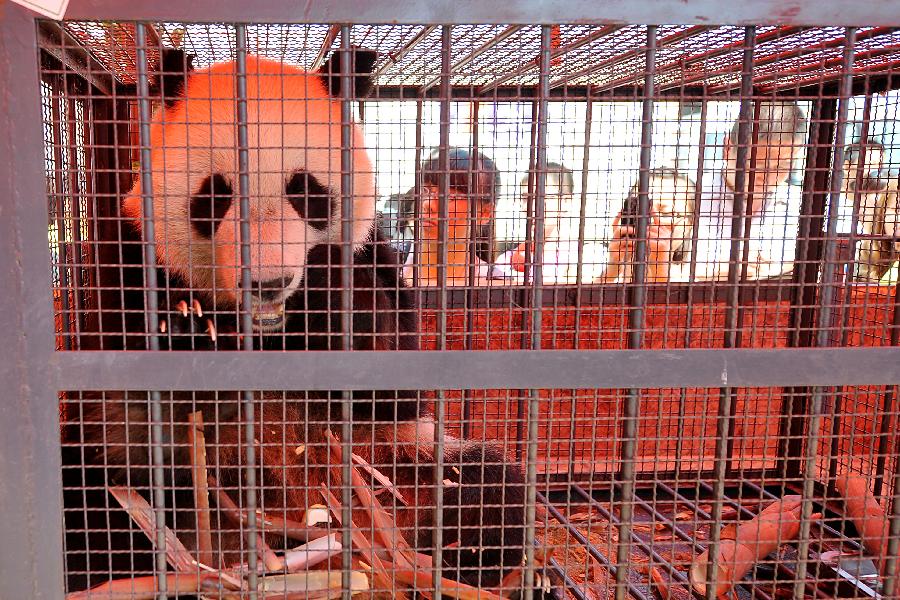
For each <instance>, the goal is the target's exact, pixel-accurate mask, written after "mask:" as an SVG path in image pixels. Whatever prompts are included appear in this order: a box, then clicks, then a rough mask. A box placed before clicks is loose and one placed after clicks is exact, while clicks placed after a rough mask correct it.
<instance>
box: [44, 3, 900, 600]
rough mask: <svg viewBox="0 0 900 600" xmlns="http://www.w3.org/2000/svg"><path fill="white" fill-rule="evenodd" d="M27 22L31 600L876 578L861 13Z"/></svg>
mask: <svg viewBox="0 0 900 600" xmlns="http://www.w3.org/2000/svg"><path fill="white" fill-rule="evenodd" d="M38 38H39V40H40V46H41V47H40V75H41V99H40V100H41V108H42V115H43V121H44V146H45V169H44V170H45V174H46V178H47V199H48V209H49V210H48V221H47V227H48V230H47V232H48V243H49V245H50V249H51V253H50V254H51V261H52V264H51V265H50V267H51V270H50V273H51V284H52V290H53V308H54V316H55V330H54V331H55V335H56V340H57V348H56V349H57V350H58V351H59V352H58V353H57V355H58V356H60V355H62V356H65V357H66V358H64V359H62V360H70V361H76V362H77V361H82V360H83V361H84V362H83V363H78V364H83V368H82V369H81V370H80V371H78V372H76V370H75V369H73V370H72V371H71V373H72V381H66V382H65V385H63V386H61V389H60V390H59V392H60V420H61V424H62V426H61V436H62V437H61V446H62V459H63V461H62V462H63V473H62V481H63V492H64V493H63V503H64V514H63V521H64V528H65V537H64V543H65V571H66V586H67V587H66V591H67V592H68V594H69V596H68V597H69V598H70V600H72V599H80V598H93V597H96V598H110V597H117V598H118V597H122V598H130V597H134V598H149V597H155V596H156V595H159V596H168V597H204V598H243V597H250V598H256V597H258V598H263V597H266V598H301V597H303V598H306V597H309V598H326V597H337V596H341V595H344V596H350V595H354V596H355V595H364V596H379V597H406V598H413V597H420V596H421V597H433V598H436V597H439V596H441V595H444V596H449V597H457V598H475V597H483V598H497V597H504V598H518V597H522V598H533V597H536V596H537V597H554V598H607V597H616V598H624V597H637V598H651V597H657V596H658V597H662V598H682V597H684V598H687V597H692V596H693V597H697V596H704V597H715V596H719V595H724V594H728V593H733V594H735V595H736V596H738V597H741V598H745V597H746V598H750V597H757V598H781V597H807V596H811V597H872V598H875V597H885V598H888V597H896V596H897V594H898V592H897V589H898V587H897V583H898V581H897V566H898V565H897V562H898V561H897V555H898V545H900V499H898V489H900V465H898V456H900V450H898V446H897V436H896V430H897V420H898V416H900V413H898V409H897V406H896V402H895V395H896V391H897V390H896V384H897V383H898V382H897V381H895V380H893V379H891V378H890V376H888V378H887V379H885V376H884V373H888V374H891V373H896V366H895V365H896V362H897V354H896V352H892V351H888V352H885V353H884V354H877V355H876V354H874V353H866V354H860V353H857V352H856V351H857V350H858V349H860V348H862V347H873V346H886V347H890V346H896V345H897V342H898V336H900V310H898V285H900V284H898V278H897V270H898V258H900V241H898V240H900V204H898V164H900V158H897V157H898V155H897V154H896V152H897V151H896V149H895V148H896V146H897V143H896V141H895V138H894V136H895V131H896V129H895V123H897V106H898V102H900V96H898V92H897V91H896V90H895V89H894V88H895V87H898V86H897V83H896V81H895V78H894V74H893V68H894V65H895V63H896V62H897V60H898V39H897V33H896V32H895V31H894V29H893V28H888V27H859V28H842V27H817V28H806V27H793V26H780V27H773V26H759V27H752V26H751V27H707V26H652V25H651V26H636V25H630V26H613V25H604V26H582V25H579V26H557V25H486V24H471V25H454V26H450V25H445V26H422V25H371V26H368V25H366V26H362V25H356V26H352V27H350V26H346V25H335V24H268V25H262V24H232V23H221V24H202V25H201V24H196V23H152V24H151V23H128V22H108V21H105V22H99V21H98V22H81V21H79V22H64V23H50V22H39V23H38ZM801 348H819V349H825V348H833V349H834V353H833V354H828V355H827V356H826V355H825V354H821V355H815V356H816V357H825V358H828V360H831V361H832V362H830V363H828V365H833V367H832V368H830V369H829V368H828V367H826V366H825V363H823V362H822V360H824V358H823V359H821V360H820V359H819V358H803V355H802V354H801V353H800V350H799V349H801ZM688 349H690V350H691V351H692V352H680V351H683V350H688ZM108 351H117V352H108ZM98 354H99V355H100V356H102V357H104V360H106V359H107V358H108V361H109V362H108V363H105V364H104V365H98V364H97V363H96V362H92V358H91V357H92V356H96V355H98ZM223 354H224V355H225V356H227V357H228V358H227V359H226V361H225V362H222V361H220V360H218V359H219V358H221V356H222V355H223ZM69 357H72V358H71V359H70V358H69ZM673 357H674V358H673ZM829 357H830V358H829ZM597 361H606V362H603V363H602V365H603V366H602V368H601V367H599V366H598V365H600V364H601V363H600V362H597ZM817 361H818V362H817ZM878 361H883V362H878ZM70 364H75V362H71V363H70ZM109 365H112V366H113V367H114V368H109ZM804 369H811V371H810V372H813V373H815V374H816V375H815V377H805V376H804V375H803V372H804ZM859 373H863V374H864V375H860V374H859ZM820 375H821V377H820ZM140 390H145V391H140ZM479 594H480V595H479Z"/></svg>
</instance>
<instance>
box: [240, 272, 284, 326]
mask: <svg viewBox="0 0 900 600" xmlns="http://www.w3.org/2000/svg"><path fill="white" fill-rule="evenodd" d="M293 279H294V278H293V277H292V276H288V277H278V278H275V279H269V280H266V281H253V282H251V291H250V315H251V317H252V320H253V329H254V330H255V331H275V330H278V329H281V328H282V326H283V325H284V302H285V300H286V299H287V297H288V296H289V295H290V286H291V283H292V282H293Z"/></svg>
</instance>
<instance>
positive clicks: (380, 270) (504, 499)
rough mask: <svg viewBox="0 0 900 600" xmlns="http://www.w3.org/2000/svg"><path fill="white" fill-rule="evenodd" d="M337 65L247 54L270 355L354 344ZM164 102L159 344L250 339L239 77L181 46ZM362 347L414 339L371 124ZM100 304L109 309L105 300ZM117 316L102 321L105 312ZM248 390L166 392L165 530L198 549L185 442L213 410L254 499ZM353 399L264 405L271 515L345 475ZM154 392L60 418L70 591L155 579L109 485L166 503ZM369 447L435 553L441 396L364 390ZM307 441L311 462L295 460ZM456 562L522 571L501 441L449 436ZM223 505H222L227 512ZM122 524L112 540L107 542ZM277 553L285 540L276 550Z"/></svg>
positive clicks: (296, 397) (359, 227)
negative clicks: (383, 212)
mask: <svg viewBox="0 0 900 600" xmlns="http://www.w3.org/2000/svg"><path fill="white" fill-rule="evenodd" d="M350 56H352V57H353V64H352V71H353V72H354V73H356V74H357V75H356V77H355V78H354V86H355V94H356V95H357V96H359V97H361V96H363V95H364V94H365V93H366V91H367V88H368V87H369V85H370V79H369V74H370V73H371V71H372V69H373V66H374V64H375V59H376V57H375V55H374V53H372V52H370V51H366V50H362V49H354V50H353V51H352V52H351V53H350ZM341 60H342V53H340V52H337V53H335V54H334V55H333V56H332V57H331V59H329V60H328V61H327V62H326V64H325V65H324V67H323V68H322V69H321V70H320V71H316V72H309V71H305V70H302V69H300V68H297V67H294V66H290V65H287V64H284V63H282V62H276V61H271V60H267V59H264V58H261V57H256V56H249V57H247V60H246V74H247V77H246V85H247V118H248V128H247V131H248V134H249V140H248V142H249V143H248V146H249V197H250V223H249V225H250V240H249V243H250V250H251V252H250V254H251V256H250V265H251V266H250V269H251V279H252V289H251V297H252V301H251V304H250V307H249V310H250V313H251V315H252V324H253V332H252V335H253V338H254V344H255V348H256V349H261V350H275V351H300V350H308V349H309V350H338V349H341V347H342V346H341V344H342V338H341V335H340V332H341V324H340V312H339V311H340V308H341V306H342V301H343V294H345V293H348V292H347V290H343V289H341V287H340V282H341V267H340V264H341V260H340V258H341V246H340V240H341V225H340V215H341V197H342V196H341V177H340V173H341V145H340V140H341V102H340V77H339V73H340V62H341ZM161 71H162V75H161V76H160V77H158V78H157V80H156V82H155V85H154V90H156V92H158V93H159V98H160V99H161V102H160V104H159V107H158V108H157V109H156V112H155V115H154V117H153V121H152V123H151V127H150V146H151V157H152V158H151V165H150V170H151V173H152V181H153V197H154V214H153V221H154V224H155V240H154V241H155V243H156V262H157V265H156V270H157V278H158V285H159V292H158V294H157V300H158V306H159V314H158V319H159V324H160V325H159V331H158V332H156V333H158V334H159V339H160V340H161V345H162V348H163V349H172V350H215V349H220V350H221V349H237V348H239V347H240V339H241V338H240V335H239V333H240V328H239V327H238V319H239V312H240V311H239V310H238V309H239V308H240V309H242V310H245V309H246V308H247V307H241V306H240V304H241V292H242V291H243V290H242V289H241V287H240V255H239V242H240V229H239V220H238V214H239V201H238V197H237V192H238V152H237V127H236V124H235V122H236V119H235V115H236V112H235V106H236V103H235V89H236V65H235V63H234V62H228V63H221V64H215V65H213V66H210V67H208V68H206V69H203V70H195V69H193V68H192V66H191V58H190V57H189V56H188V55H186V54H184V53H183V52H181V51H179V50H171V49H170V50H165V51H164V52H163V55H162V60H161ZM352 134H353V164H354V170H353V173H351V174H350V175H351V177H352V181H353V190H352V194H353V196H352V200H353V215H354V221H353V227H352V236H353V240H352V241H353V269H352V280H353V287H352V289H353V292H352V297H351V299H350V301H351V303H352V307H353V319H352V325H353V338H352V341H353V347H354V349H356V350H387V349H403V350H414V349H416V348H417V347H418V338H417V332H416V327H417V317H416V312H415V310H414V306H413V300H412V297H411V294H410V290H408V289H407V288H406V287H405V285H404V283H403V280H402V278H401V277H400V276H399V264H398V261H397V258H396V256H395V254H394V252H393V250H392V249H391V247H390V246H389V244H387V243H386V242H385V241H384V240H383V239H381V237H380V234H379V233H378V229H379V228H378V227H377V226H376V225H375V219H374V217H375V206H374V198H375V189H374V187H375V182H374V174H373V169H372V164H371V162H370V160H369V157H368V154H367V151H366V150H365V149H364V144H363V136H362V132H361V130H360V128H359V127H358V126H357V125H355V124H354V125H353V128H352ZM141 207H142V203H141V188H140V181H138V182H137V183H135V184H134V186H133V188H132V189H131V190H130V192H129V193H128V194H126V195H125V198H124V200H123V202H122V205H121V214H122V215H123V218H124V219H125V220H126V221H127V223H126V224H125V225H123V226H122V233H121V236H122V240H121V243H120V244H119V246H118V247H117V248H116V252H115V254H114V259H113V260H112V262H113V263H115V264H112V265H111V266H110V267H109V268H110V269H111V270H112V271H115V272H117V273H118V275H117V276H118V278H119V279H118V280H117V283H118V284H119V287H118V288H117V289H116V290H114V291H115V293H116V294H119V297H120V298H121V299H122V303H123V311H122V314H121V315H105V314H101V317H103V318H106V319H107V321H106V323H105V325H103V324H101V327H100V329H102V330H103V331H106V332H112V333H113V334H115V333H119V334H121V335H120V338H116V339H120V342H118V343H120V344H121V345H120V346H116V345H115V344H116V342H112V341H110V340H112V339H113V338H114V337H115V336H114V335H113V336H111V337H108V338H106V337H102V336H101V339H103V340H105V345H102V344H101V346H102V347H103V348H116V347H121V348H123V349H144V348H146V340H147V335H146V333H147V323H145V321H144V317H143V315H144V310H145V308H146V306H145V303H144V292H143V289H142V288H144V286H145V281H144V267H143V259H142V254H141V253H142V250H143V246H142V243H141V240H142V239H143V238H144V237H145V236H144V232H143V230H142V224H143V223H144V222H145V215H143V214H142V210H141ZM101 304H102V301H101ZM101 312H102V310H101ZM240 397H241V396H240V392H238V391H235V392H219V393H211V392H192V393H168V394H167V393H163V395H162V398H163V411H164V415H163V423H164V440H163V442H164V446H165V448H164V450H165V461H166V468H165V477H166V485H167V492H166V497H167V507H168V515H167V517H168V522H169V524H170V525H171V526H172V527H174V528H175V531H176V533H177V534H178V535H179V537H180V538H181V539H182V541H186V543H187V544H188V545H189V546H190V544H191V539H190V538H191V531H192V530H193V529H194V528H195V527H196V524H195V521H194V518H195V517H194V511H193V510H192V507H193V504H192V501H193V497H192V494H191V491H190V488H191V475H190V470H189V468H188V464H189V462H190V461H189V456H188V451H187V448H186V444H185V440H186V439H187V437H186V430H187V417H188V413H190V412H192V411H197V410H200V411H202V413H203V417H204V421H205V422H206V423H207V424H208V426H207V428H206V437H207V445H208V450H209V458H208V463H209V465H210V472H211V473H214V474H215V476H216V477H217V480H218V483H219V485H221V486H222V487H224V488H226V489H227V490H231V492H232V493H231V495H232V497H233V498H237V497H238V495H239V494H240V493H242V492H240V491H239V490H240V489H241V486H242V483H243V482H242V469H241V467H240V465H241V464H242V461H243V459H244V450H243V449H244V448H245V447H246V446H247V442H248V440H244V439H243V438H242V435H243V432H244V428H243V426H242V424H241V416H240V413H241V411H240ZM337 397H338V396H335V395H331V394H313V393H306V392H303V391H265V392H260V393H258V394H257V395H256V396H255V399H254V402H255V406H256V418H257V423H256V431H257V436H258V438H259V439H254V440H252V443H253V444H255V445H256V446H257V454H258V456H259V459H258V461H257V462H258V464H259V465H260V466H259V468H258V469H257V481H258V482H259V483H260V485H261V494H260V504H261V506H262V508H263V509H264V510H265V511H267V512H270V513H271V514H282V513H287V514H288V515H289V516H291V517H293V518H295V519H300V518H302V515H303V514H304V511H305V509H306V508H307V507H308V506H310V505H311V504H314V503H321V502H322V499H321V497H320V495H319V493H318V488H319V486H320V484H321V483H323V482H326V483H327V482H328V481H329V469H328V468H327V467H324V466H322V465H324V464H326V463H327V462H328V461H327V458H326V457H325V456H324V452H325V450H324V448H322V445H323V444H324V440H325V431H326V428H327V427H328V424H329V420H330V422H331V424H332V427H331V430H332V431H333V432H334V433H335V434H338V435H340V426H339V425H337V424H336V423H335V419H339V418H340V403H339V402H332V401H330V400H333V399H334V398H337ZM147 398H148V395H147V393H135V392H129V393H125V392H120V393H104V394H100V393H96V394H87V393H85V394H82V395H81V396H78V397H77V398H75V400H73V401H70V402H68V403H67V405H66V410H65V412H64V415H63V428H62V436H63V440H62V441H63V465H64V476H63V478H64V506H65V526H66V540H65V542H66V569H67V573H68V587H69V591H74V590H79V589H84V588H87V587H92V586H94V585H97V584H99V583H102V582H104V581H107V580H108V579H110V578H116V577H123V576H131V575H133V574H135V573H137V574H141V573H143V574H146V573H147V572H150V571H151V570H152V562H151V561H152V555H151V554H150V553H149V550H150V545H149V542H148V541H147V540H146V539H145V538H144V537H143V536H142V534H141V533H140V532H135V531H134V527H133V525H132V524H131V523H130V521H129V518H128V516H127V515H126V514H124V513H123V512H122V511H121V510H117V508H118V506H117V504H116V503H115V501H114V500H112V499H111V498H110V497H109V495H108V493H107V492H106V486H107V485H112V484H127V485H129V486H131V487H132V488H134V489H137V490H138V491H140V492H142V493H144V494H145V496H147V499H148V500H150V496H149V494H148V490H149V468H148V465H149V463H150V457H149V450H148V449H149V430H150V428H149V425H148V407H149V404H148V400H147ZM353 419H354V423H355V429H354V441H355V442H358V445H357V446H355V448H356V451H357V452H358V453H359V454H361V455H362V456H363V457H364V458H366V459H368V460H369V461H371V462H372V464H373V465H376V466H378V465H380V468H381V469H382V470H384V471H385V473H386V474H387V475H388V476H389V477H390V478H392V479H393V480H394V481H395V483H396V484H397V486H398V487H399V488H400V491H401V493H402V494H403V495H404V496H405V498H406V499H407V501H408V503H409V506H403V505H402V504H398V505H397V506H396V507H395V518H396V520H397V523H398V525H399V526H400V527H401V528H403V530H404V532H405V533H407V539H408V540H409V541H411V542H412V543H414V544H416V545H418V546H419V547H420V548H422V549H424V551H426V552H427V551H428V550H427V549H428V548H430V546H431V536H432V524H433V523H434V521H435V519H434V517H435V515H434V503H435V492H434V489H433V468H432V463H433V456H432V454H431V453H432V451H433V448H434V445H433V440H434V424H433V421H432V406H431V403H430V402H429V401H428V400H427V398H423V397H420V394H418V393H416V392H411V391H403V390H400V391H391V392H368V393H364V392H359V393H354V396H353ZM299 449H305V452H303V454H302V456H299V454H298V450H299ZM444 449H445V456H444V457H443V458H444V461H445V464H446V465H447V468H446V469H445V471H446V473H445V476H446V477H447V478H448V479H450V482H449V485H446V486H445V487H443V488H442V490H441V493H442V494H443V506H444V514H443V524H444V531H443V540H444V542H445V544H447V546H448V547H447V548H446V549H445V550H444V552H443V557H444V561H445V564H446V566H447V573H448V575H447V576H449V577H456V578H459V579H461V580H462V581H464V582H467V583H470V584H472V585H478V586H493V585H497V584H498V583H499V581H500V579H501V578H502V577H503V576H504V574H505V573H507V572H508V569H510V568H512V567H514V566H518V565H519V564H521V561H522V556H523V547H522V545H523V541H524V483H523V481H524V479H523V475H522V473H521V470H520V468H519V467H518V466H516V465H515V464H513V463H511V462H510V461H508V460H507V458H506V457H505V455H504V452H503V451H502V449H501V448H500V447H499V446H495V445H491V444H482V443H476V442H467V441H461V440H458V439H454V438H451V437H448V438H447V439H446V440H445V444H444ZM213 505H214V509H215V503H213ZM213 516H214V524H213V527H214V529H215V528H217V527H219V528H220V529H222V531H221V532H218V533H216V534H214V536H213V539H214V543H215V545H216V556H217V558H218V560H220V561H221V564H233V563H236V562H238V561H240V560H241V556H240V554H239V551H240V549H241V541H240V538H239V537H237V534H234V533H233V532H232V533H231V534H229V533H228V532H226V531H224V530H226V529H227V527H226V525H227V523H223V521H224V520H225V519H224V518H220V516H219V515H218V513H217V512H216V511H215V510H214V515H213ZM109 532H111V533H109ZM267 542H268V543H269V544H270V545H272V546H273V547H279V546H281V547H284V546H285V544H288V543H290V542H289V541H285V540H278V539H277V538H276V539H272V536H269V537H268V538H267Z"/></svg>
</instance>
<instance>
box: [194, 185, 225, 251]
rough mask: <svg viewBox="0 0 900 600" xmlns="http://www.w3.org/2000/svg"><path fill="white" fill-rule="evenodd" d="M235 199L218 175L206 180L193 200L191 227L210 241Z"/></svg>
mask: <svg viewBox="0 0 900 600" xmlns="http://www.w3.org/2000/svg"><path fill="white" fill-rule="evenodd" d="M233 199H234V193H233V192H232V190H231V186H230V185H229V184H228V181H226V179H225V178H224V177H222V176H221V175H218V174H216V175H213V176H212V177H207V178H206V179H204V180H203V183H201V184H200V189H199V190H197V193H196V194H194V197H193V198H191V208H190V210H191V225H193V226H194V230H195V231H196V232H197V233H198V234H199V235H201V236H202V237H204V238H206V239H210V238H211V237H212V236H213V233H214V232H215V231H216V229H218V227H219V224H221V222H222V219H223V218H224V217H225V214H226V213H227V212H228V209H229V208H230V207H231V202H232V201H233Z"/></svg>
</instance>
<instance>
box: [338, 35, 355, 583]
mask: <svg viewBox="0 0 900 600" xmlns="http://www.w3.org/2000/svg"><path fill="white" fill-rule="evenodd" d="M340 52H341V53H342V57H341V58H342V60H341V348H343V349H344V350H352V349H353V314H352V310H353V194H354V190H353V124H352V119H353V60H352V56H353V55H352V49H351V46H350V26H349V25H342V26H341V49H340ZM341 400H342V401H341V444H342V445H343V452H342V454H343V463H342V464H341V483H342V486H341V505H342V511H341V518H342V520H343V525H344V526H343V528H342V529H341V545H342V547H343V550H342V556H341V558H342V560H341V582H342V587H343V594H342V597H343V598H344V599H345V600H350V598H351V596H352V594H351V593H350V576H351V575H352V570H353V563H352V549H353V538H352V533H353V532H352V527H353V525H352V524H353V506H352V498H353V496H352V487H351V484H350V480H351V477H352V465H351V463H350V460H351V456H352V453H353V423H352V418H353V412H352V411H353V403H352V400H353V396H352V393H351V392H349V391H347V390H343V391H342V393H341Z"/></svg>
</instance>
